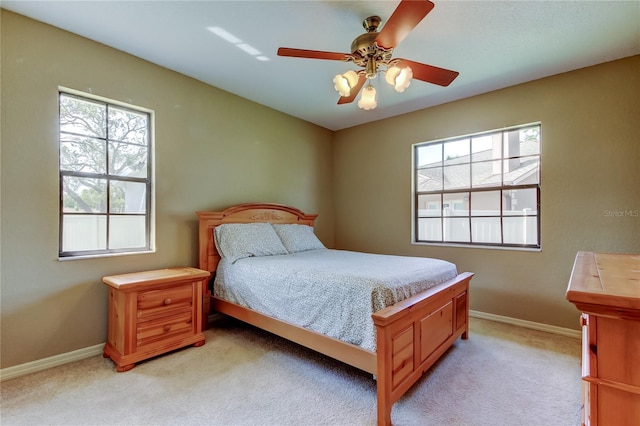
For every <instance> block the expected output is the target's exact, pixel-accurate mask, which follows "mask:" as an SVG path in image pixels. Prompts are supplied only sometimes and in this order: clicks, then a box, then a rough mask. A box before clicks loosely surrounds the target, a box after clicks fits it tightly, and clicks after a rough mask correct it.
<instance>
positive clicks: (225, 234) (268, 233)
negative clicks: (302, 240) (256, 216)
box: [214, 223, 287, 262]
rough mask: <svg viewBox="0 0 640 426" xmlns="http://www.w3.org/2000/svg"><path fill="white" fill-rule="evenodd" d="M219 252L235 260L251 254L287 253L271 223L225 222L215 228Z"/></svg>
mask: <svg viewBox="0 0 640 426" xmlns="http://www.w3.org/2000/svg"><path fill="white" fill-rule="evenodd" d="M214 241H215V244H216V248H217V249H218V253H220V256H222V257H223V258H224V259H227V260H230V261H231V262H235V261H236V260H238V259H242V258H245V257H251V256H272V255H278V254H287V249H286V248H285V247H284V246H283V245H282V242H281V241H280V238H278V235H277V234H276V232H275V230H274V229H273V227H272V226H271V224H270V223H225V224H222V225H219V226H217V227H216V229H215V230H214Z"/></svg>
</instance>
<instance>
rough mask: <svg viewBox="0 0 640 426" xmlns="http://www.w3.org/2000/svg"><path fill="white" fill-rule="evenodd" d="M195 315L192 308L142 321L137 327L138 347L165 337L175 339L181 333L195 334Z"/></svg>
mask: <svg viewBox="0 0 640 426" xmlns="http://www.w3.org/2000/svg"><path fill="white" fill-rule="evenodd" d="M194 332H195V330H194V329H193V315H192V313H191V310H188V311H186V312H183V313H181V314H178V315H174V316H172V317H169V318H166V317H165V318H161V319H157V320H153V321H145V322H143V323H140V324H139V325H138V328H137V337H138V348H141V347H142V346H145V345H149V344H152V343H155V342H158V341H161V340H165V339H174V338H176V337H177V336H179V335H181V334H186V335H189V334H193V333H194Z"/></svg>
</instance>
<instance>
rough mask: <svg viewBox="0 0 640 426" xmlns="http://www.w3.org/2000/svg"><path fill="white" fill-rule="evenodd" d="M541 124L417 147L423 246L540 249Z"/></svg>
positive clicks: (417, 223)
mask: <svg viewBox="0 0 640 426" xmlns="http://www.w3.org/2000/svg"><path fill="white" fill-rule="evenodd" d="M540 139H541V138H540V124H539V123H536V124H530V125H525V126H518V127H511V128H507V129H501V130H497V131H491V132H485V133H479V134H475V135H471V136H462V137H457V138H452V139H445V140H439V141H433V142H425V143H419V144H415V145H413V160H414V161H413V163H414V178H413V188H414V191H413V192H414V193H413V197H414V199H413V203H414V209H413V234H414V235H413V240H414V242H416V243H441V244H447V245H449V244H451V245H472V246H473V245H481V246H499V247H514V248H515V247H519V248H531V249H538V248H540V141H541V140H540Z"/></svg>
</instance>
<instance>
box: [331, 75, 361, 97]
mask: <svg viewBox="0 0 640 426" xmlns="http://www.w3.org/2000/svg"><path fill="white" fill-rule="evenodd" d="M357 82H358V74H357V73H356V72H355V71H353V70H349V71H347V72H345V73H344V74H338V75H336V76H335V77H334V78H333V88H334V89H336V91H337V92H338V93H339V94H340V96H349V95H350V94H351V89H352V88H353V86H355V85H356V83H357Z"/></svg>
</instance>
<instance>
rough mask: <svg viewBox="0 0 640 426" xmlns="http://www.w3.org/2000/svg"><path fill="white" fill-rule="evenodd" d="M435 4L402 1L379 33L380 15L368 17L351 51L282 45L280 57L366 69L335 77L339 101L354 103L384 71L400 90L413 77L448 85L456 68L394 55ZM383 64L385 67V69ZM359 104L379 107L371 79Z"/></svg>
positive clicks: (455, 73) (341, 102)
mask: <svg viewBox="0 0 640 426" xmlns="http://www.w3.org/2000/svg"><path fill="white" fill-rule="evenodd" d="M434 6H435V5H434V4H433V3H432V2H430V1H429V0H402V1H401V2H400V4H399V5H398V7H397V8H396V10H395V11H394V12H393V13H392V14H391V17H390V18H389V20H388V21H387V23H386V24H385V25H384V26H383V27H382V30H381V31H380V32H378V26H379V25H380V23H381V19H380V17H379V16H370V17H368V18H366V19H365V20H364V21H363V23H362V26H363V27H364V28H365V30H366V31H367V32H366V33H364V34H362V35H360V36H358V37H356V39H355V40H353V42H352V43H351V53H336V52H324V51H320V50H305V49H293V48H289V47H281V48H279V49H278V56H290V57H295V58H310V59H327V60H333V61H345V62H353V63H354V64H356V65H359V66H360V67H362V68H364V69H360V70H358V71H353V70H350V71H347V72H345V73H344V74H338V75H336V76H335V78H334V79H333V83H334V87H335V89H336V91H337V92H338V93H339V94H340V99H339V100H338V104H346V103H350V102H353V101H354V99H355V98H356V96H357V95H358V93H359V92H360V91H361V90H362V87H363V86H364V84H365V83H366V82H367V80H372V79H374V78H376V77H377V75H378V73H382V72H384V74H385V80H386V81H387V82H388V83H389V84H391V85H392V86H393V87H394V88H395V90H396V91H397V92H403V91H404V90H405V89H406V88H407V87H408V86H409V84H410V83H411V79H412V78H415V79H417V80H421V81H425V82H427V83H433V84H437V85H440V86H448V85H449V84H451V82H452V81H453V80H454V79H455V78H456V77H457V76H458V74H459V73H458V72H457V71H451V70H447V69H444V68H439V67H435V66H432V65H426V64H421V63H419V62H414V61H410V60H408V59H402V58H392V54H393V49H394V48H395V47H396V46H397V45H398V44H399V43H400V42H401V41H402V40H403V39H404V38H405V37H406V36H407V35H408V34H409V33H410V32H411V30H413V28H415V26H416V25H418V23H419V22H420V21H422V19H423V18H424V17H425V16H427V14H428V13H429V12H431V10H432V9H433V7H434ZM381 67H384V70H383V69H382V68H381ZM358 106H359V107H360V108H362V109H365V110H369V109H373V108H375V107H376V106H377V101H376V91H375V88H374V87H373V85H372V84H371V82H369V84H368V85H367V86H366V87H365V88H364V90H363V92H362V96H361V98H360V100H359V101H358Z"/></svg>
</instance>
